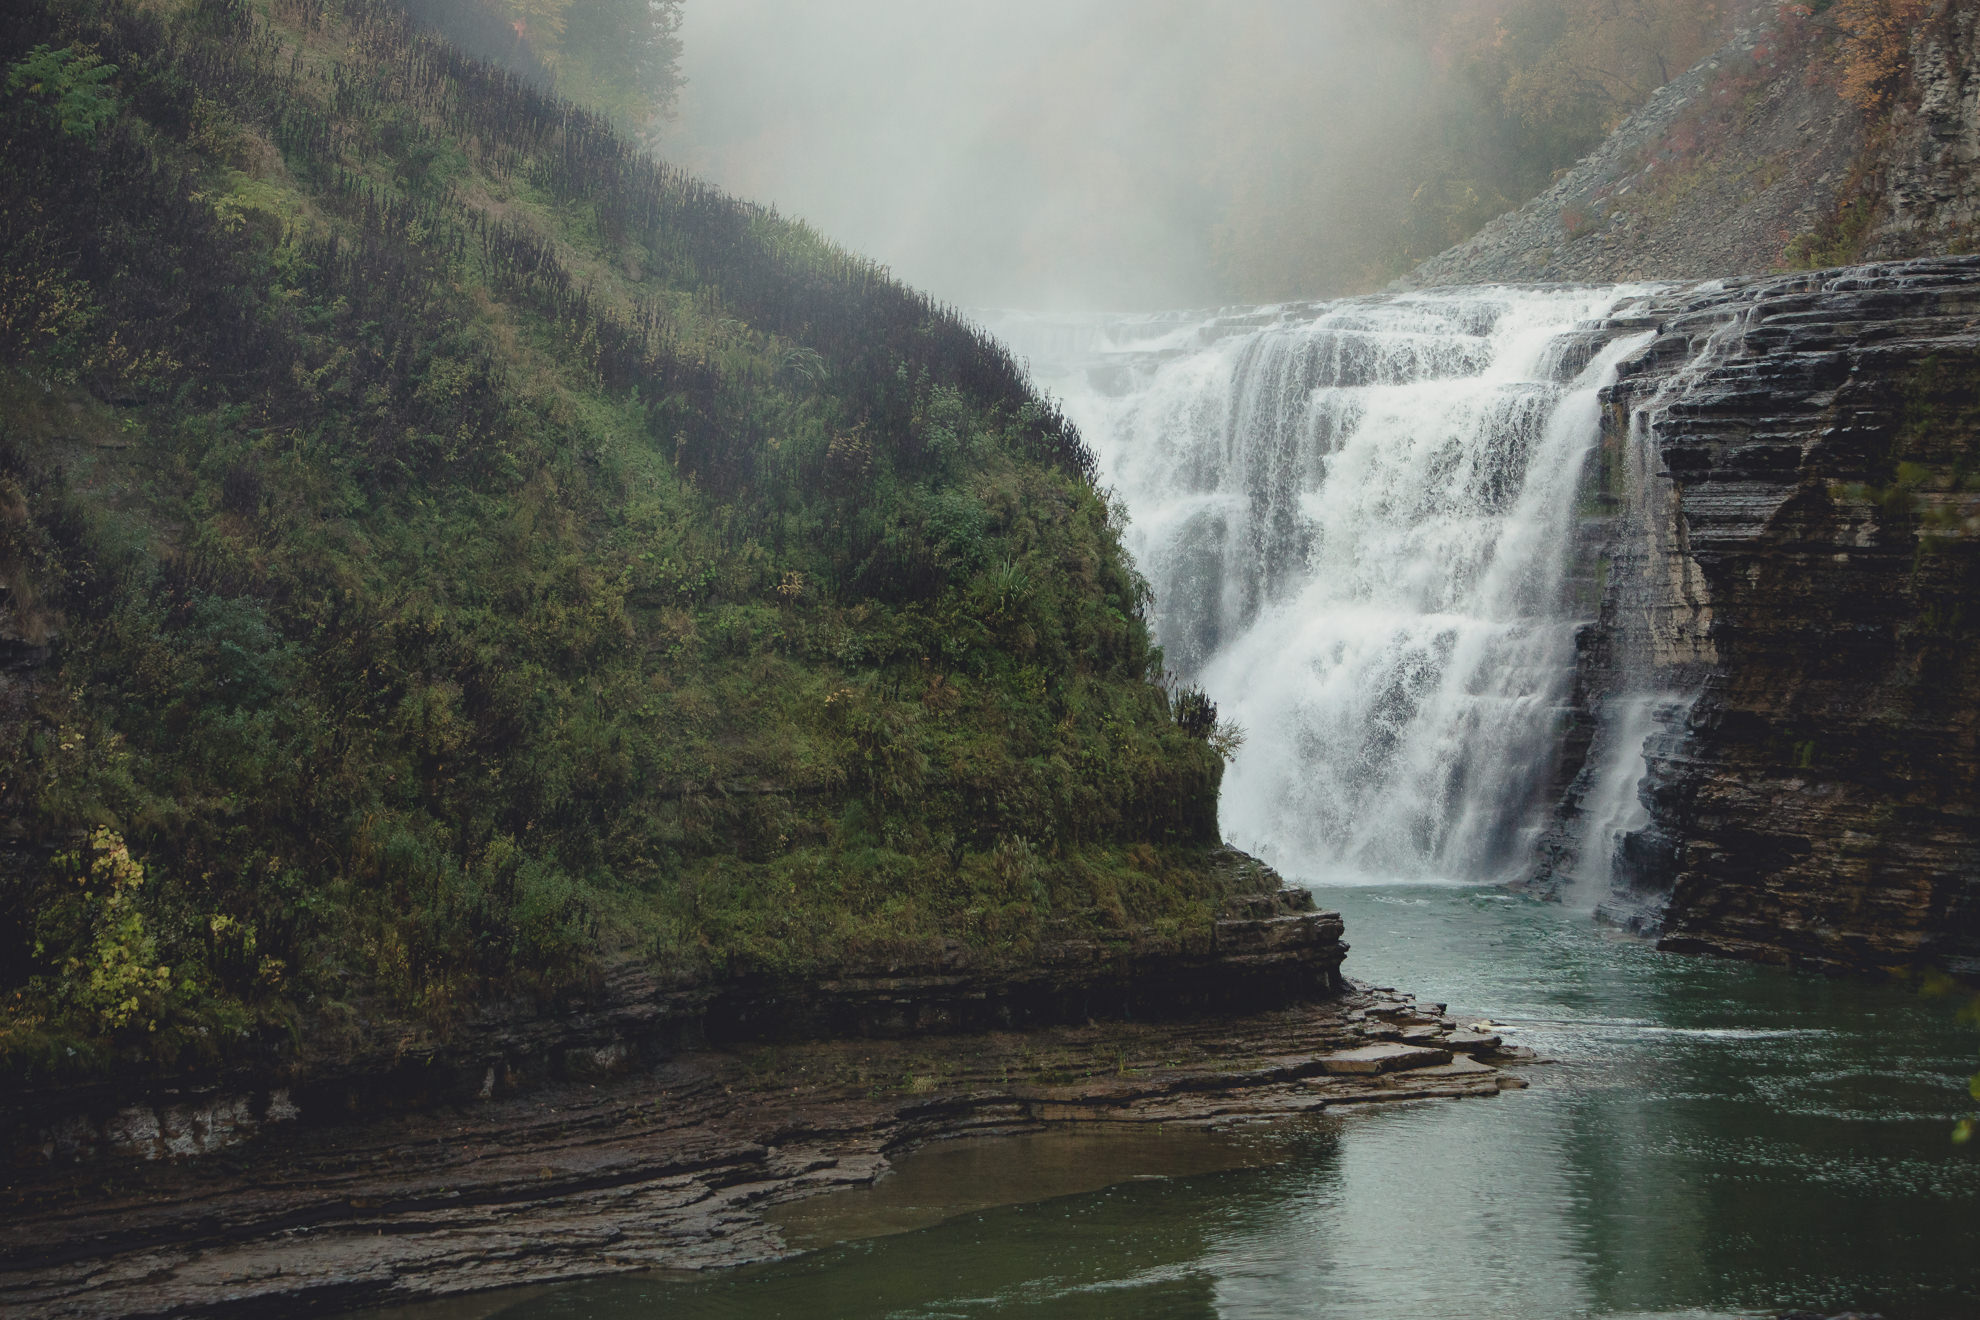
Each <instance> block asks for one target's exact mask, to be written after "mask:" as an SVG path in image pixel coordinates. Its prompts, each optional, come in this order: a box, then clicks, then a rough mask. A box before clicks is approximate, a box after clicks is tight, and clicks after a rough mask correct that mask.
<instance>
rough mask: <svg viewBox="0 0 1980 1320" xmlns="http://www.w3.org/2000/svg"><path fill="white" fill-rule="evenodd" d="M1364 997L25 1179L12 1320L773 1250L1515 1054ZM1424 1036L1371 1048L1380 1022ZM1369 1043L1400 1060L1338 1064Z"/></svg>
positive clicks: (17, 1206)
mask: <svg viewBox="0 0 1980 1320" xmlns="http://www.w3.org/2000/svg"><path fill="white" fill-rule="evenodd" d="M1447 1021H1448V1019H1445V1018H1443V1016H1442V1010H1441V1007H1440V1006H1434V1007H1433V1006H1427V1005H1425V1006H1419V1005H1417V1004H1415V1003H1414V1002H1413V1001H1411V1000H1409V999H1407V998H1406V997H1402V996H1397V995H1395V994H1393V993H1390V992H1380V991H1372V990H1369V989H1366V988H1352V989H1350V990H1348V991H1347V992H1345V993H1344V994H1342V995H1341V996H1339V997H1336V998H1334V999H1331V1000H1329V1001H1326V1002H1321V1003H1309V1004H1305V1005H1301V1006H1297V1007H1292V1008H1286V1009H1281V1010H1278V1011H1276V1012H1270V1013H1264V1014H1254V1015H1250V1016H1243V1017H1236V1018H1230V1017H1197V1018H1192V1019H1189V1020H1186V1021H1182V1022H1176V1023H1170V1024H1166V1025H1164V1024H1153V1023H1136V1022H1116V1023H1110V1024H1099V1025H1083V1026H1061V1027H1051V1028H1042V1029H1038V1030H1034V1031H1029V1032H991V1033H982V1034H973V1035H948V1036H938V1037H926V1038H921V1039H916V1040H901V1039H871V1040H853V1041H838V1042H808V1043H806V1042H798V1043H788V1044H778V1045H769V1044H764V1045H757V1046H751V1047H746V1048H731V1049H726V1050H720V1049H711V1050H702V1051H696V1052H693V1053H690V1054H686V1055H682V1056H680V1057H678V1058H675V1059H673V1060H672V1061H669V1062H667V1063H664V1064H661V1065H659V1066H650V1067H649V1066H642V1067H640V1068H638V1069H636V1070H634V1071H632V1072H631V1073H630V1074H629V1075H626V1076H622V1077H619V1078H602V1079H598V1080H582V1081H581V1080H566V1081H562V1082H558V1083H555V1084H552V1085H547V1086H544V1087H542V1088H541V1089H538V1090H536V1091H533V1092H530V1093H527V1094H513V1095H507V1096H497V1097H493V1098H490V1099H488V1100H484V1101H480V1102H477V1103H468V1104H459V1105H451V1104H450V1105H445V1106H440V1107H435V1108H431V1109H427V1110H424V1111H421V1112H417V1113H405V1114H398V1115H383V1116H378V1117H374V1118H373V1119H372V1120H371V1121H368V1122H365V1123H362V1124H347V1125H343V1126H323V1125H313V1124H309V1123H290V1124H284V1125H280V1126H278V1127H275V1128H271V1129H268V1130H267V1131H265V1132H264V1133H263V1134H262V1135H261V1137H260V1138H259V1139H258V1140H257V1141H256V1142H255V1143H254V1144H253V1145H252V1146H249V1147H238V1148H235V1149H231V1150H226V1151H222V1152H219V1153H216V1154H213V1155H210V1156H208V1157H206V1158H204V1159H200V1160H155V1161H143V1160H137V1159H123V1160H120V1161H103V1162H99V1163H97V1164H95V1165H91V1166H73V1167H64V1166H58V1165H52V1164H47V1163H41V1164H37V1165H33V1166H29V1167H26V1168H22V1169H17V1170H16V1172H15V1174H14V1179H13V1181H12V1182H11V1183H10V1184H9V1186H8V1187H7V1190H6V1194H5V1201H4V1211H0V1312H4V1313H5V1314H6V1315H7V1316H9V1317H10V1320H57V1318H63V1320H67V1318H70V1317H85V1316H87V1317H96V1318H99V1320H100V1318H104V1317H140V1316H165V1315H175V1316H176V1315H202V1314H222V1313H226V1314H241V1313H257V1314H285V1315H286V1314H298V1313H302V1312H305V1311H311V1310H331V1309H337V1308H344V1307H354V1306H362V1305H373V1304H380V1303H391V1302H399V1301H409V1300H414V1299H418V1298H423V1297H433V1296H441V1295H447V1294H454V1293H461V1292H467V1291H471V1290H477V1289H485V1288H492V1287H499V1286H505V1285H515V1284H526V1283H543V1282H550V1281H556V1280H566V1279H573V1278H578V1277H583V1276H587V1275H599V1274H610V1273H619V1272H627V1271H635V1270H643V1269H653V1268H661V1267H665V1268H705V1267H710V1266H718V1265H730V1264H737V1263H741V1262H745V1261H751V1260H762V1259H767V1258H771V1257H774V1256H777V1255H780V1254H784V1252H785V1250H786V1248H785V1245H784V1242H783V1240H782V1239H781V1238H780V1236H779V1235H778V1231H777V1230H776V1229H775V1228H774V1227H773V1226H771V1225H770V1224H769V1223H767V1222H766V1221H765V1219H764V1218H763V1215H762V1212H763V1211H764V1210H765V1209H766V1208H767V1207H769V1206H772V1205H776V1204H779V1203H782V1202H786V1201H789V1200H792V1199H795V1198H798V1197H802V1196H805V1195H809V1194H811V1193H814V1192H818V1191H822V1190H827V1189H830V1188H835V1187H844V1186H851V1185H857V1184H863V1183H867V1182H870V1181H871V1180H872V1179H873V1178H874V1177H875V1176H877V1175H878V1174H879V1173H880V1172H881V1171H883V1170H884V1169H885V1168H886V1167H887V1163H888V1160H889V1159H890V1158H891V1157H893V1156H895V1155H898V1154H899V1153H901V1152H902V1151H905V1150H907V1149H909V1148H912V1147H914V1146H916V1145H918V1144H921V1143H925V1142H928V1141H933V1140H940V1139H944V1138H949V1137H957V1136H965V1135H972V1134H995V1133H1009V1132H1019V1131H1031V1130H1037V1129H1038V1128H1039V1127H1040V1126H1041V1125H1043V1124H1048V1123H1094V1122H1102V1123H1129V1124H1133V1123H1182V1124H1220V1123H1227V1122H1233V1121H1239V1120H1249V1119H1256V1118H1260V1117H1274V1116H1283V1115H1295V1114H1307V1113H1313V1112H1316V1111H1321V1110H1325V1109H1327V1108H1330V1107H1334V1106H1340V1105H1354V1104H1372V1103H1384V1102H1392V1101H1400V1100H1410V1099H1425V1098H1437V1097H1461V1096H1486V1095H1495V1094H1497V1093H1498V1092H1499V1091H1500V1090H1502V1089H1506V1088H1509V1087H1517V1086H1522V1085H1524V1082H1523V1081H1522V1080H1520V1079H1519V1078H1517V1077H1516V1076H1514V1075H1512V1074H1509V1073H1507V1072H1505V1071H1504V1070H1503V1069H1502V1067H1501V1066H1500V1065H1501V1063H1503V1062H1505V1061H1506V1060H1507V1058H1508V1053H1509V1052H1507V1051H1504V1050H1502V1049H1499V1048H1497V1047H1496V1044H1488V1043H1487V1042H1486V1041H1483V1040H1480V1039H1476V1038H1475V1033H1464V1032H1457V1031H1453V1030H1451V1029H1450V1027H1448V1026H1445V1025H1442V1024H1443V1023H1446V1022H1447ZM1393 1022H1407V1023H1410V1024H1412V1025H1430V1026H1432V1027H1434V1028H1435V1030H1434V1032H1433V1036H1434V1038H1435V1042H1436V1043H1435V1044H1434V1045H1425V1046H1416V1045H1383V1044H1377V1045H1373V1046H1370V1045H1369V1044H1368V1032H1369V1031H1370V1030H1373V1029H1377V1028H1373V1027H1371V1026H1370V1024H1371V1023H1374V1024H1381V1025H1382V1026H1384V1027H1386V1026H1387V1025H1388V1024H1390V1023H1393ZM1371 1049H1372V1050H1374V1051H1378V1052H1382V1053H1381V1057H1382V1058H1384V1059H1389V1060H1395V1061H1396V1062H1392V1063H1389V1064H1388V1065H1387V1066H1386V1067H1378V1069H1377V1070H1375V1071H1356V1072H1342V1071H1340V1070H1339V1069H1338V1067H1337V1065H1338V1064H1339V1062H1340V1061H1341V1060H1344V1059H1349V1058H1357V1057H1365V1056H1367V1055H1368V1054H1369V1052H1370V1051H1371Z"/></svg>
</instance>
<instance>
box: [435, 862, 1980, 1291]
mask: <svg viewBox="0 0 1980 1320" xmlns="http://www.w3.org/2000/svg"><path fill="white" fill-rule="evenodd" d="M1320 897H1321V900H1322V902H1323V903H1326V904H1329V905H1333V906H1338V907H1341V908H1342V909H1343V910H1344V911H1345V913H1346V916H1347V921H1348V929H1349V932H1350V933H1351V934H1352V936H1353V937H1354V945H1355V947H1354V951H1353V953H1352V954H1351V955H1350V957H1349V970H1350V971H1351V972H1353V973H1355V974H1356V975H1357V976H1359V977H1360V978H1362V979H1365V980H1374V981H1377V982H1379V983H1381V984H1394V985H1403V986H1408V987H1411V988H1414V989H1417V990H1419V991H1420V992H1421V993H1423V994H1424V995H1425V996H1429V997H1434V998H1437V999H1442V1000H1446V1001H1448V1002H1449V1003H1450V1004H1451V1005H1452V1007H1453V1008H1454V1009H1458V1010H1460V1011H1461V1013H1462V1014H1464V1015H1476V1016H1481V1017H1490V1018H1491V1019H1492V1020H1493V1021H1495V1022H1500V1023H1504V1024H1506V1025H1507V1026H1509V1027H1510V1028H1512V1030H1511V1031H1510V1032H1509V1033H1508V1035H1509V1038H1510V1039H1513V1040H1516V1041H1519V1042H1521V1043H1523V1044H1526V1045H1530V1046H1532V1047H1534V1048H1535V1049H1537V1050H1538V1051H1540V1052H1541V1053H1542V1054H1543V1055H1544V1056H1547V1057H1550V1058H1552V1059H1554V1060H1556V1062H1553V1063H1548V1064H1541V1065H1536V1066H1532V1067H1529V1068H1528V1069H1527V1070H1526V1076H1528V1077H1529V1078H1530V1079H1531V1080H1532V1083H1533V1084H1532V1086H1531V1088H1530V1089H1528V1090H1525V1091H1512V1092H1507V1093H1505V1094H1502V1095H1500V1096H1498V1097H1496V1098H1491V1099H1481V1100H1464V1101H1436V1102H1426V1103H1422V1104H1416V1105H1404V1106H1399V1107H1389V1106H1384V1107H1381V1108H1379V1109H1371V1110H1369V1111H1367V1112H1362V1113H1356V1112H1344V1113H1340V1114H1327V1115H1323V1116H1319V1117H1316V1118H1313V1119H1309V1120H1302V1121H1299V1122H1297V1123H1292V1124H1277V1125H1271V1126H1266V1127H1261V1128H1258V1129H1255V1130H1244V1129H1239V1130H1237V1131H1235V1132H1232V1133H1229V1134H1222V1135H1217V1134H1208V1135H1193V1134H1192V1135H1187V1136H1177V1137H1172V1138H1169V1139H1166V1140H1164V1139H1150V1138H1146V1137H1144V1138H1140V1139H1135V1138H1125V1139H1120V1138H1116V1139H1113V1140H1110V1139H1109V1138H1106V1137H1095V1136H1091V1135H1087V1134H1078V1133H1075V1134H1068V1135H1062V1136H1056V1137H1044V1138H1032V1139H1017V1140H1007V1139H997V1138H993V1139H988V1140H982V1141H975V1142H966V1143H955V1144H954V1145H952V1146H949V1147H936V1148H933V1149H931V1150H927V1151H923V1152H921V1153H918V1154H915V1155H911V1156H909V1157H907V1158H906V1159H905V1160H903V1161H902V1162H901V1165H900V1168H899V1171H898V1172H897V1173H895V1174H894V1175H893V1176H892V1177H890V1178H888V1179H885V1180H883V1181H882V1182H881V1183H880V1184H879V1185H878V1186H877V1187H876V1188H875V1189H874V1190H873V1191H872V1192H855V1193H842V1194H838V1195H835V1196H831V1197H826V1198H822V1199H820V1200H817V1201H812V1202H803V1203H800V1206H799V1208H800V1210H801V1212H802V1213H801V1214H798V1215H795V1216H793V1219H794V1220H795V1223H796V1228H797V1230H798V1231H797V1232H795V1233H794V1234H793V1237H794V1238H795V1239H796V1240H797V1241H799V1242H801V1243H805V1244H808V1245H818V1246H820V1249H819V1250H817V1251H814V1252H812V1253H811V1254H808V1255H805V1256H800V1257H797V1258H794V1259H792V1260H789V1261H785V1262H782V1263H778V1264H772V1265H767V1266H761V1267H754V1268H749V1269H743V1270H738V1271H734V1272H731V1273H724V1274H717V1275H712V1276H709V1277H706V1278H679V1279H654V1278H640V1279H622V1280H605V1281H599V1282H595V1283H588V1284H577V1285H572V1286H569V1287H567V1288H562V1289H556V1290H551V1291H547V1292H544V1293H541V1294H535V1295H531V1296H528V1297H525V1298H522V1299H520V1300H516V1301H507V1300H499V1299H498V1300H495V1301H489V1302H483V1303H478V1304H476V1306H475V1309H474V1310H473V1311H471V1312H470V1311H462V1312H458V1313H457V1315H458V1317H459V1320H467V1317H469V1316H470V1315H472V1316H491V1315H499V1316H500V1317H501V1318H502V1320H553V1318H555V1320H576V1318H578V1317H583V1318H584V1320H718V1318H720V1320H742V1318H743V1317H748V1318H750V1320H838V1318H844V1320H854V1318H855V1317H859V1318H861V1320H868V1318H870V1320H878V1318H880V1317H886V1318H888V1320H990V1318H991V1317H1025V1318H1026V1320H1046V1318H1047V1317H1049V1318H1050V1320H1100V1318H1102V1317H1107V1318H1109V1320H1113V1318H1117V1317H1139V1318H1141V1320H1157V1318H1163V1320H1199V1318H1201V1320H1210V1318H1211V1317H1218V1318H1220V1320H1240V1318H1253V1317H1255V1318H1256V1320H1459V1318H1460V1317H1462V1320H1478V1318H1479V1317H1486V1316H1494V1317H1496V1316H1504V1317H1521V1318H1522V1320H1527V1318H1530V1320H1564V1318H1566V1317H1580V1316H1668V1317H1673V1318H1675V1317H1708V1316H1735V1315H1737V1316H1751V1315H1758V1314H1767V1313H1770V1312H1771V1311H1773V1310H1775V1309H1784V1308H1789V1307H1815V1308H1822V1309H1823V1311H1824V1313H1825V1314H1829V1313H1834V1312H1839V1311H1842V1310H1845V1309H1850V1308H1855V1309H1861V1310H1868V1311H1875V1312H1878V1313H1881V1314H1883V1315H1884V1316H1887V1317H1889V1318H1890V1320H1955V1318H1960V1320H1968V1318H1970V1317H1972V1316H1974V1315H1975V1314H1976V1312H1977V1311H1980V1307H1976V1302H1975V1299H1980V1160H1976V1159H1974V1158H1973V1157H1972V1155H1971V1154H1970V1153H1967V1152H1965V1151H1962V1150H1959V1149H1957V1148H1955V1147H1954V1146H1953V1145H1952V1144H1951V1142H1950V1140H1949V1133H1950V1129H1951V1126H1952V1122H1953V1119H1954V1117H1955V1116H1956V1115H1957V1113H1958V1112H1959V1110H1960V1100H1961V1097H1962V1096H1963V1094H1964V1087H1965V1077H1966V1075H1967V1074H1968V1073H1969V1072H1971V1071H1972V1070H1973V1068H1974V1066H1975V1056H1976V1053H1980V1034H1976V1033H1974V1032H1972V1031H1970V1030H1964V1029H1961V1028H1959V1027H1958V1026H1957V1025H1956V1024H1955V1023H1954V1021H1953V1011H1952V1008H1951V1006H1950V1005H1949V1004H1948V1003H1947V1002H1946V1001H1943V1000H1933V999H1927V998H1924V997H1921V996H1920V995H1918V994H1917V993H1916V992H1914V991H1911V990H1908V989H1906V988H1904V987H1897V986H1867V985H1863V984H1860V983H1854V982H1841V981H1830V980H1825V979H1821V978H1816V977H1808V976H1799V975H1794V974H1791V973H1786V972H1781V971H1777V970H1774V969H1769V968H1759V967H1752V966H1747V965H1743V964H1731V963H1721V962H1716V961H1711V960H1706V959H1699V958H1687V957H1681V956H1678V955H1672V954H1660V953H1657V952H1656V951H1655V950H1654V949H1652V948H1651V947H1650V946H1649V945H1648V944H1646V943H1645V942H1643V941H1641V940H1638V939H1635V938H1633V937H1629V936H1623V935H1618V934H1614V933H1611V932H1606V931H1604V930H1602V929H1601V928H1599V927H1597V926H1595V925H1594V924H1592V923H1591V922H1589V921H1588V920H1587V919H1586V918H1585V917H1583V916H1580V915H1578V914H1576V913H1573V912H1570V911H1567V910H1565V909H1563V908H1561V907H1560V906H1559V905H1555V904H1545V903H1540V902H1537V901H1534V900H1532V899H1526V898H1516V897H1510V896H1507V895H1505V894H1503V893H1500V892H1497V891H1495V890H1492V889H1488V888H1468V887H1455V886H1426V885H1421V884H1415V885H1381V886H1357V887H1354V888H1351V889H1340V890H1322V891H1321V894H1320ZM1179 1169H1180V1170H1194V1171H1191V1172H1182V1173H1178V1172H1177V1171H1178V1170H1179ZM1081 1183H1088V1184H1107V1185H1105V1186H1092V1187H1087V1188H1082V1189H1080V1190H1074V1191H1066V1190H1064V1189H1067V1188H1069V1187H1078V1186H1079V1185H1080V1184H1081ZM1054 1193H1059V1194H1056V1195H1055V1194H1054ZM1041 1196H1043V1197H1046V1198H1048V1199H1042V1200H1041V1199H1037V1198H1039V1197H1041ZM997 1202H1004V1204H996V1203H997ZM986 1203H989V1204H986ZM869 1234H879V1235H880V1236H867V1235H869ZM834 1238H844V1239H846V1240H844V1241H841V1242H837V1243H834V1242H833V1239H834ZM423 1314H424V1315H426V1316H427V1317H429V1320H438V1318H437V1317H434V1316H433V1313H432V1312H430V1311H428V1312H423Z"/></svg>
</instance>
